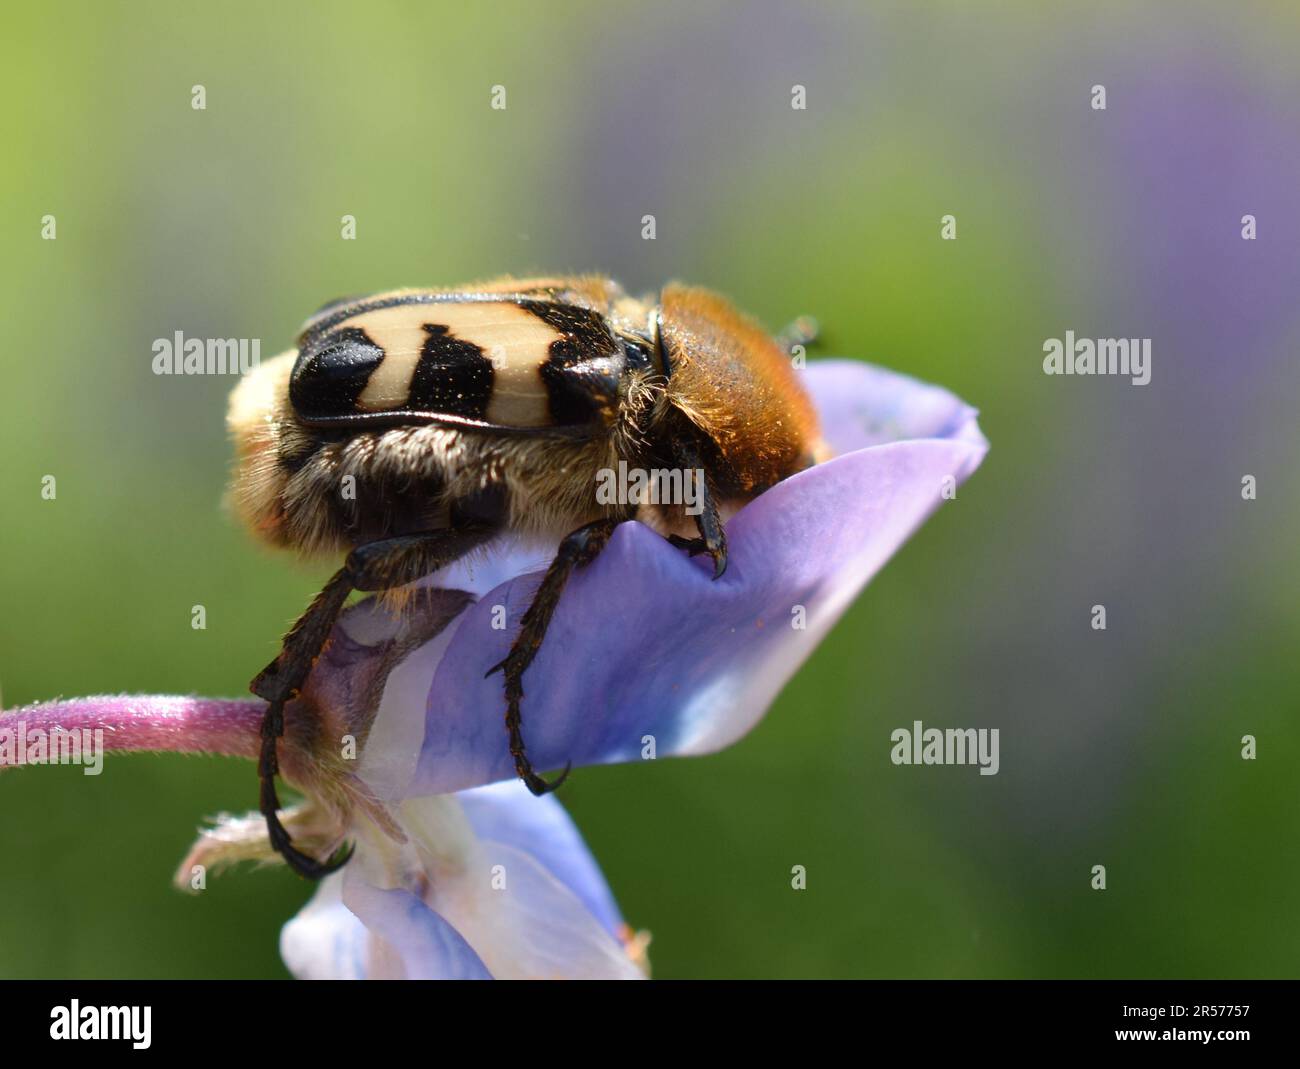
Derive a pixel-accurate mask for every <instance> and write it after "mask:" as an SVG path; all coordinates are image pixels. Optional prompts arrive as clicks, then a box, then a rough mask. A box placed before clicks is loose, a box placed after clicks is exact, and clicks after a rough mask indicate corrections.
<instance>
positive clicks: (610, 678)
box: [408, 361, 987, 795]
mask: <svg viewBox="0 0 1300 1069" xmlns="http://www.w3.org/2000/svg"><path fill="white" fill-rule="evenodd" d="M808 383H809V386H810V388H811V390H812V392H813V394H814V396H815V398H816V399H817V401H818V404H819V406H820V407H821V411H822V413H823V425H824V431H825V433H826V435H827V438H828V440H829V441H831V442H832V443H833V444H834V445H836V446H837V447H839V448H841V449H844V448H851V449H856V451H854V452H849V453H847V454H844V455H841V456H839V457H837V458H836V459H834V460H832V461H829V462H827V463H825V464H821V465H818V466H817V467H815V468H813V469H811V470H809V471H806V472H802V473H801V474H799V475H797V476H795V477H793V478H791V479H788V480H786V481H785V482H783V483H781V484H779V485H778V486H776V487H774V488H773V489H771V490H769V491H768V492H767V493H765V494H763V495H762V496H761V497H759V498H758V499H757V500H756V501H754V502H752V503H751V504H749V505H748V506H747V507H746V508H744V509H743V510H742V511H741V512H740V513H738V514H737V515H736V516H735V517H734V518H733V519H732V520H731V521H730V523H729V524H728V527H727V533H728V540H729V547H730V554H729V565H728V569H727V572H726V574H725V575H724V576H723V577H722V578H721V579H719V580H717V581H716V582H715V581H713V580H711V579H710V577H709V570H708V567H707V565H706V563H705V562H703V561H699V560H690V559H688V558H687V557H686V556H685V555H684V554H682V553H681V552H680V551H678V550H675V549H673V548H672V547H671V546H669V545H668V544H667V543H666V542H665V541H664V540H663V539H662V538H660V537H659V536H658V535H656V534H654V533H653V532H651V531H650V530H648V529H647V528H645V527H643V526H641V525H639V524H635V523H628V524H624V525H623V526H621V527H620V528H619V529H618V530H617V531H616V532H615V534H614V537H613V538H612V539H611V541H610V544H609V546H608V548H607V549H606V550H605V551H604V553H602V554H601V556H600V557H599V558H598V559H597V560H596V561H595V562H594V563H593V564H591V565H590V566H588V567H587V568H584V569H582V570H580V571H579V572H578V573H577V574H576V575H575V576H574V578H573V579H572V580H571V581H570V583H569V586H568V588H567V589H566V591H565V594H564V597H563V598H562V599H561V602H560V606H559V609H558V610H557V612H556V614H555V618H554V620H553V622H552V624H551V627H550V630H549V633H548V636H547V641H546V643H545V644H544V645H543V647H542V650H541V652H540V653H539V655H538V657H537V659H536V660H535V661H534V662H533V665H532V667H531V668H530V669H529V671H528V674H527V676H526V677H525V680H524V684H525V690H526V692H527V693H526V696H525V698H524V706H523V708H524V730H525V737H526V739H527V741H528V746H529V752H530V755H531V756H532V759H533V762H534V765H535V766H536V767H538V768H556V767H560V766H562V765H564V764H565V763H566V762H570V761H571V762H572V763H573V764H575V765H583V764H603V763H611V762H616V761H633V760H637V759H640V758H641V757H642V753H643V747H645V746H646V744H647V742H648V741H649V740H650V738H653V744H654V747H655V751H656V755H657V756H667V755H669V754H699V753H707V752H710V751H713V750H717V749H720V748H721V747H723V746H726V745H728V744H729V743H731V742H734V741H735V740H736V739H737V738H739V737H740V736H742V735H743V734H745V732H747V731H748V730H749V729H750V728H751V727H752V726H753V725H754V724H755V723H756V722H757V720H758V719H759V718H760V717H761V716H762V714H763V713H764V711H765V710H766V709H767V707H768V706H769V705H770V704H771V702H772V701H773V700H774V698H775V697H776V695H777V693H778V692H779V691H780V689H781V688H782V687H783V686H784V685H785V683H786V681H787V680H788V679H789V678H790V676H791V675H793V674H794V672H795V671H796V669H797V668H798V667H799V665H800V664H801V663H802V662H803V661H804V659H805V658H807V656H808V655H809V654H810V653H811V652H812V650H813V648H814V647H815V646H816V644H817V642H818V641H820V639H821V637H822V636H823V635H824V634H825V632H826V631H827V630H828V629H829V628H830V627H831V625H832V624H834V622H835V621H836V620H837V619H838V618H839V616H840V614H841V613H842V612H843V611H844V609H845V608H846V607H847V606H848V604H849V603H850V602H851V601H852V600H853V598H854V597H855V596H856V595H857V593H858V591H859V590H860V589H861V587H862V586H863V585H864V584H865V583H866V582H867V580H869V579H870V578H871V576H872V575H874V574H875V572H876V571H877V570H878V569H879V568H880V567H881V566H882V565H883V564H884V563H885V562H886V561H887V560H888V559H889V557H890V556H892V555H893V553H894V551H895V550H896V549H898V547H899V546H900V545H901V544H902V543H903V542H904V541H905V540H906V539H907V538H908V537H909V536H910V535H911V533H912V532H913V531H914V530H915V529H916V528H917V527H918V526H919V525H920V524H921V522H922V521H923V520H924V519H925V518H926V517H927V516H928V515H929V514H930V513H931V512H932V511H933V510H934V509H935V508H936V507H937V506H938V505H939V504H940V502H941V500H942V496H941V494H942V491H943V489H944V484H945V481H946V480H947V479H948V477H951V478H952V479H955V480H957V481H960V480H962V479H964V478H966V477H967V476H968V475H969V474H970V473H971V472H972V471H974V470H975V468H976V467H978V465H979V462H980V460H981V459H982V458H983V456H984V453H985V451H986V450H987V443H986V442H985V440H984V438H983V436H982V435H981V434H980V432H979V429H978V426H977V424H976V422H975V413H974V410H972V409H971V408H969V406H967V405H965V404H963V403H962V402H961V401H959V400H957V399H956V398H954V397H952V395H950V394H948V393H946V392H945V391H943V390H939V389H937V388H936V387H933V386H927V385H924V384H922V383H917V382H915V381H914V380H911V379H908V378H906V377H904V376H900V375H896V374H892V373H889V372H882V371H879V370H877V369H874V368H869V367H867V366H865V365H860V364H855V363H851V362H841V361H835V362H829V363H826V364H822V365H817V366H814V367H813V368H811V369H810V370H809V373H808ZM900 436H901V437H900ZM538 579H539V576H538V575H536V574H533V575H529V576H524V577H521V578H519V579H516V580H513V581H512V582H509V583H506V584H503V585H502V586H500V587H498V588H497V589H495V590H493V591H492V592H490V593H489V594H488V595H486V596H485V597H483V598H482V600H481V601H479V602H478V603H477V604H475V605H473V606H471V607H470V608H469V609H467V610H466V612H465V614H464V615H463V616H462V618H461V620H460V621H459V623H458V625H457V627H456V631H455V633H454V634H452V635H451V638H450V640H449V642H448V645H447V650H446V653H445V655H444V656H443V657H442V659H441V663H440V664H439V666H438V668H437V671H436V672H435V673H434V677H433V685H432V687H431V689H430V692H429V699H428V708H427V716H426V721H425V736H424V743H423V746H422V748H421V751H420V756H419V760H418V762H417V765H416V769H415V776H414V779H413V782H412V784H411V786H410V788H408V789H409V791H410V793H411V794H412V795H422V794H439V793H448V792H451V791H457V790H461V789H464V788H467V787H473V786H477V785H480V784H483V783H490V782H494V781H496V780H503V779H509V778H511V777H512V776H513V775H514V769H513V766H512V763H511V760H510V756H509V753H508V752H507V748H506V744H505V732H504V729H503V727H502V712H503V710H504V700H503V697H502V685H501V679H500V676H499V675H498V676H493V677H491V678H490V679H484V678H483V673H484V671H485V670H486V669H487V668H488V667H489V666H491V665H493V664H495V663H496V662H497V661H499V660H501V659H502V658H503V657H504V656H505V654H506V652H507V650H508V647H509V643H510V640H511V636H512V634H513V631H511V630H507V631H500V630H496V629H494V628H493V627H492V616H493V606H494V605H498V604H500V605H504V606H505V607H506V609H507V619H508V620H509V621H511V622H517V621H518V620H519V618H520V616H521V615H522V614H523V611H524V610H525V609H526V608H527V605H528V602H529V600H530V599H531V596H532V593H533V591H534V589H535V588H536V585H537V582H538ZM798 607H802V611H803V614H804V619H805V622H806V627H805V629H803V630H797V629H796V628H795V627H793V626H792V623H793V622H794V621H795V620H796V619H797V616H796V614H797V613H798V612H799V609H798Z"/></svg>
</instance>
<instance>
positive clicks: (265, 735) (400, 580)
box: [249, 527, 495, 880]
mask: <svg viewBox="0 0 1300 1069" xmlns="http://www.w3.org/2000/svg"><path fill="white" fill-rule="evenodd" d="M494 533H495V531H494V530H492V529H490V528H483V527H467V528H459V529H458V528H452V529H448V530H443V531H430V532H428V533H425V534H418V535H403V536H400V537H397V538H387V539H384V540H382V541H379V542H370V543H367V544H366V545H363V546H358V547H357V548H356V549H354V550H353V551H352V552H351V553H350V554H348V559H347V561H346V563H345V564H344V565H343V567H342V568H340V569H339V570H338V571H337V572H335V573H334V575H333V577H331V579H330V580H329V582H327V583H326V584H325V586H324V588H323V589H322V590H321V592H320V593H319V594H317V595H316V597H315V599H314V600H313V601H312V603H311V605H310V606H308V608H307V611H306V612H304V613H303V614H302V616H300V617H299V618H298V622H297V623H295V624H294V625H293V627H292V628H290V630H289V633H288V634H287V635H286V636H285V637H284V643H283V645H282V646H281V647H280V653H279V656H277V657H276V659H275V660H274V661H272V662H271V663H270V664H269V665H267V666H266V667H265V668H264V669H263V670H262V671H261V672H260V673H258V676H257V678H256V679H254V680H253V682H252V683H250V684H249V690H251V691H252V692H253V693H254V694H256V695H257V696H258V697H259V698H262V699H263V700H264V701H266V702H267V707H266V712H265V713H264V714H263V716H262V749H261V754H260V757H259V760H258V764H257V774H258V777H259V779H260V781H261V792H260V806H259V808H260V809H261V811H262V816H263V817H265V818H266V830H267V834H268V836H269V837H270V840H271V845H272V846H273V847H274V848H275V850H276V852H277V853H278V854H280V856H281V857H283V858H284V860H285V861H286V862H287V863H288V864H289V867H290V868H292V869H293V870H294V871H295V872H297V873H298V874H299V875H300V876H306V877H307V878H308V879H312V880H318V879H320V878H321V877H322V876H326V875H328V874H329V873H331V872H334V871H335V870H336V869H338V868H340V867H342V866H343V865H344V864H345V863H346V862H347V860H348V858H349V857H351V856H352V847H351V846H345V847H343V848H342V849H340V850H339V851H338V852H337V853H336V854H335V855H334V856H333V857H331V858H329V859H328V860H326V861H317V860H316V859H315V858H313V857H309V856H308V855H306V854H304V853H303V852H302V851H301V850H299V849H298V848H297V847H296V846H294V845H293V841H292V839H291V838H290V836H289V833H288V831H287V830H286V829H285V827H284V825H283V824H282V823H280V817H279V813H278V810H279V808H280V799H279V797H278V795H277V794H276V790H275V777H276V775H277V774H278V773H279V771H280V760H279V753H278V744H279V741H280V737H281V736H282V735H283V734H284V706H285V703H286V702H289V701H292V700H293V699H294V698H296V697H297V696H298V693H299V691H300V690H301V688H302V685H303V683H304V682H306V679H307V676H308V675H309V674H310V673H311V669H312V665H314V664H315V663H316V659H317V658H318V657H319V656H320V653H321V650H322V649H324V648H325V643H326V642H327V641H329V636H330V631H331V629H332V628H333V627H334V622H335V621H336V620H337V619H338V615H339V613H340V612H341V611H342V610H343V603H344V602H345V601H347V599H348V595H349V594H351V593H352V591H353V590H364V591H373V590H388V589H391V588H393V587H399V586H404V585H405V584H407V583H413V582H415V580H417V579H421V578H423V577H424V576H426V575H428V574H429V573H430V572H435V571H437V570H438V569H439V568H443V567H446V566H447V565H448V564H451V563H452V562H453V561H456V560H458V559H460V558H461V557H463V556H464V555H465V554H466V553H468V552H469V551H470V550H472V549H474V548H475V547H477V546H479V545H482V544H483V543H484V542H486V541H487V540H488V539H489V538H491V537H492V535H493V534H494Z"/></svg>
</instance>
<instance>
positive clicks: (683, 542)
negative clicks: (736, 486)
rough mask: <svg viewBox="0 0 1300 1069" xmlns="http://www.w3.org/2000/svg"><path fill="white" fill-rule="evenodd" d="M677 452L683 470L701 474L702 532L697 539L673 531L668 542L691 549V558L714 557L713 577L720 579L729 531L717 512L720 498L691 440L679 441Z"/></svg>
mask: <svg viewBox="0 0 1300 1069" xmlns="http://www.w3.org/2000/svg"><path fill="white" fill-rule="evenodd" d="M674 452H675V453H676V455H677V463H678V465H679V466H680V467H681V469H682V471H683V473H685V472H687V471H698V472H699V473H700V513H699V515H698V516H696V517H695V527H696V529H697V530H698V531H699V532H700V535H699V537H698V538H683V537H681V535H675V534H672V535H669V536H668V541H669V542H670V543H671V544H672V545H674V546H676V547H677V548H678V549H685V550H689V551H690V554H691V556H692V557H694V556H696V555H697V554H699V553H707V554H708V555H709V556H710V557H712V558H713V578H714V579H720V578H722V573H723V572H725V571H726V570H727V533H726V531H724V530H723V529H722V517H721V515H719V513H718V501H717V498H716V497H714V494H713V486H712V485H711V484H710V482H709V472H708V469H707V468H706V467H705V466H704V465H703V463H702V462H701V460H700V454H699V451H698V450H697V449H696V448H695V446H694V445H692V444H690V443H689V442H678V443H677V445H676V446H675V447H674Z"/></svg>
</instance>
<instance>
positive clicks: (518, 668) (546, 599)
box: [485, 519, 623, 795]
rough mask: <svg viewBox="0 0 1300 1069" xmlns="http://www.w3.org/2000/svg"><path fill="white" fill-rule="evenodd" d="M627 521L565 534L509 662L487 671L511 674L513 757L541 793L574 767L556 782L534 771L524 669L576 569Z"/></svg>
mask: <svg viewBox="0 0 1300 1069" xmlns="http://www.w3.org/2000/svg"><path fill="white" fill-rule="evenodd" d="M622 522H623V521H622V520H620V519H604V520H596V521H594V522H593V523H588V524H586V525H585V526H582V527H579V528H578V529H577V530H576V531H572V532H570V533H569V534H567V535H565V537H564V541H562V542H561V543H560V548H559V551H558V552H557V553H556V554H555V559H554V560H553V561H551V564H550V567H548V568H547V569H546V575H545V576H543V577H542V584H541V586H539V587H538V588H537V593H536V594H534V595H533V600H532V603H531V604H530V605H529V606H528V610H527V611H526V612H525V613H524V615H523V618H522V619H521V620H520V622H519V634H518V635H516V636H515V641H514V643H513V645H511V647H510V652H509V653H508V654H507V655H506V658H505V660H504V661H502V662H501V663H500V664H495V665H493V666H492V667H491V668H489V669H488V670H487V672H486V673H485V678H486V676H490V675H492V674H493V673H494V672H498V671H503V670H504V672H505V686H506V730H507V731H508V732H509V733H510V756H511V757H513V758H514V759H515V772H516V773H517V774H518V776H519V778H520V779H522V780H523V781H524V783H525V784H527V785H528V789H529V790H530V791H532V792H533V794H536V795H543V794H546V793H547V792H549V791H553V790H555V788H556V787H558V786H559V785H560V784H561V783H563V782H564V780H565V779H566V777H567V776H568V775H569V769H570V768H571V767H572V766H571V765H566V766H565V767H564V771H563V772H561V773H560V775H559V778H558V779H556V780H554V781H553V782H548V781H547V780H545V779H543V778H542V777H541V776H539V775H537V773H536V772H534V771H533V766H532V763H531V762H530V761H529V760H528V754H527V753H526V752H525V750H524V735H523V717H522V715H521V713H520V710H519V703H520V702H521V701H522V700H523V697H524V686H523V679H524V672H525V671H526V670H527V668H528V666H529V665H530V664H532V662H533V658H534V657H536V656H537V651H538V650H539V649H541V648H542V639H544V638H545V637H546V628H547V626H548V625H549V624H550V622H551V617H552V616H554V615H555V607H556V606H557V605H558V604H559V603H560V595H561V594H562V593H563V592H564V585H565V584H566V583H567V582H568V581H569V576H570V575H572V574H573V570H574V569H575V568H578V567H580V566H582V565H584V564H590V563H591V562H592V561H593V560H595V559H596V556H597V555H598V554H599V553H600V551H601V550H602V549H604V548H605V543H607V542H608V541H609V538H610V535H612V534H613V533H614V528H615V527H617V526H618V525H619V524H620V523H622Z"/></svg>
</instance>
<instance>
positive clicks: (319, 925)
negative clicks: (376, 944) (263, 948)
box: [280, 872, 371, 980]
mask: <svg viewBox="0 0 1300 1069" xmlns="http://www.w3.org/2000/svg"><path fill="white" fill-rule="evenodd" d="M370 947H371V942H370V934H369V932H368V931H367V929H366V926H365V925H364V924H362V923H361V920H360V919H359V918H358V917H357V916H356V915H355V914H354V913H353V912H352V911H351V910H350V909H348V907H347V906H345V905H344V904H343V874H342V873H341V872H338V873H335V874H334V875H332V876H328V877H326V878H325V879H324V880H322V881H321V884H320V886H319V887H318V888H317V889H316V893H315V894H314V895H313V896H312V899H311V901H310V902H308V903H307V905H306V906H304V907H303V908H302V909H301V910H300V911H299V912H298V915H297V916H296V917H294V918H293V919H292V920H290V921H289V922H288V923H287V924H286V925H285V926H284V927H283V928H282V929H281V930H280V957H282V958H283V959H284V963H285V965H286V966H288V968H289V971H290V972H291V973H293V975H294V976H296V977H297V978H298V979H299V980H365V979H368V978H369V977H370V972H371V953H370Z"/></svg>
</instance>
